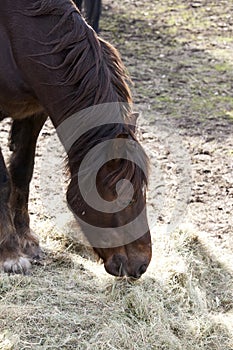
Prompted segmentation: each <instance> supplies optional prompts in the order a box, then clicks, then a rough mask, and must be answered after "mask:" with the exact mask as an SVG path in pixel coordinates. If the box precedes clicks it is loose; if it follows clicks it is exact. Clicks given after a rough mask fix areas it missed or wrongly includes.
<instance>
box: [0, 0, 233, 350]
mask: <svg viewBox="0 0 233 350" xmlns="http://www.w3.org/2000/svg"><path fill="white" fill-rule="evenodd" d="M232 11H233V1H224V0H219V1H217V0H209V1H204V0H202V1H201V0H196V1H185V0H174V1H173V0H166V1H157V0H152V1H148V0H144V1H140V0H139V1H136V0H135V1H134V0H122V1H120V2H119V1H113V0H103V11H102V17H101V23H100V28H101V36H102V37H103V38H105V39H107V40H109V41H110V42H111V43H112V44H114V45H115V46H116V47H117V48H118V49H119V51H120V52H121V55H122V59H123V61H124V63H125V65H126V67H127V69H128V71H129V73H130V75H131V78H132V81H133V84H134V85H133V95H134V101H135V109H136V110H138V111H139V112H140V113H141V118H140V138H141V140H142V142H143V144H144V146H145V148H146V150H147V152H148V154H149V157H150V160H151V169H152V170H151V181H150V187H149V191H148V208H149V216H150V218H151V221H150V222H151V225H152V236H153V240H154V246H155V247H154V249H155V257H157V254H158V253H157V252H156V248H158V249H159V247H160V243H159V242H157V241H156V240H157V236H156V235H157V232H161V231H162V232H163V233H164V232H170V233H172V231H173V230H175V229H178V227H179V226H178V225H180V228H181V229H182V228H184V227H186V226H189V227H192V230H194V231H195V232H196V234H197V235H199V237H201V238H202V240H203V242H204V243H205V244H206V245H207V246H209V251H210V256H211V251H212V250H213V251H214V252H215V253H216V254H218V257H219V262H220V263H222V262H223V263H224V266H226V269H227V271H228V272H229V271H230V272H229V273H232V262H233V259H232V253H233V217H232V214H231V213H232V210H233V137H232V135H233V63H232V52H233V17H232ZM9 123H10V122H9V121H4V122H2V123H1V125H0V135H1V138H2V139H4V141H5V140H6V139H7V130H8V129H9ZM3 149H4V151H5V154H8V151H7V144H6V142H4V144H3ZM63 160H64V153H63V152H62V149H61V147H60V146H59V143H58V140H57V139H56V135H55V131H54V130H53V129H52V127H51V125H50V123H49V122H48V123H47V124H46V126H45V128H44V129H43V131H42V133H41V136H40V142H39V146H38V150H37V160H36V169H35V174H34V179H33V182H32V187H31V198H30V214H31V220H32V226H33V229H34V230H35V231H37V232H38V231H39V232H40V233H41V236H42V244H43V247H44V249H45V250H46V251H47V252H48V253H49V254H48V257H47V262H46V266H49V268H48V269H49V271H50V270H51V269H53V268H54V269H55V271H57V274H58V275H59V274H61V273H62V271H63V270H62V269H63V265H65V264H68V265H69V263H70V260H69V259H70V258H69V257H68V256H66V252H69V250H72V249H73V248H74V246H75V243H73V242H72V241H71V240H69V239H67V241H65V243H64V240H66V239H64V237H63V236H62V234H63V233H61V232H62V231H63V230H65V228H66V229H67V228H68V229H67V230H68V232H69V233H70V234H71V235H72V236H75V234H74V229H72V227H71V226H72V225H71V223H72V219H71V216H70V214H69V212H68V210H67V209H66V206H65V200H64V191H65V184H66V183H65V181H66V180H64V177H63V175H62V170H61V166H62V165H63V163H64V161H63ZM45 165H46V166H47V170H46V173H45V174H47V176H45V177H42V176H41V172H40V168H41V166H45ZM57 179H58V180H57ZM47 232H50V234H51V238H49V237H48V236H47ZM61 237H62V239H63V243H64V244H63V245H61V244H60V243H59V239H60V238H61ZM76 238H77V237H76ZM64 246H65V249H66V251H65V253H64V251H63V250H62V249H64ZM75 249H76V252H77V251H78V250H79V248H78V246H76V247H75ZM80 249H81V248H80ZM52 250H53V251H55V253H53V252H52ZM81 255H82V258H83V259H85V258H87V259H91V260H90V261H91V262H87V265H85V264H84V262H83V261H85V260H83V261H82V263H81V264H78V266H79V267H78V270H79V273H80V274H81V275H82V279H83V280H84V281H87V280H88V281H89V279H92V278H93V275H92V274H91V275H89V276H88V268H89V265H88V264H91V266H92V267H93V265H92V264H95V263H93V262H92V257H91V255H90V254H89V251H88V250H87V251H86V250H85V249H83V248H82V249H81ZM61 257H62V258H61ZM88 261H89V260H88ZM203 261H204V260H203ZM82 264H84V266H83V265H82ZM81 265H82V266H81ZM46 266H45V267H43V269H45V271H46V268H47V267H46ZM59 269H61V270H59ZM96 269H97V271H98V273H101V274H104V273H105V272H104V270H103V267H102V266H98V267H96ZM39 271H40V267H38V268H35V272H34V273H35V275H36V276H37V277H38V276H40V274H43V272H39ZM43 271H44V270H43ZM98 273H97V274H98ZM49 274H50V272H49ZM49 274H48V276H47V279H46V281H44V283H45V286H49V281H48V280H49V278H50V277H49V276H50V275H49ZM52 276H54V271H53V274H52ZM53 278H55V283H59V282H57V280H56V277H53ZM110 278H111V277H110ZM108 281H109V280H108ZM10 283H11V282H9V281H8V282H7V283H6V284H5V285H7V287H6V290H5V291H4V293H6V291H8V290H10V287H9V286H8V285H9V284H10ZM30 283H32V282H30ZM33 283H34V282H33ZM72 283H73V282H72ZM75 283H76V282H75ZM85 283H86V282H85ZM85 283H84V285H87V286H88V288H89V285H88V284H87V283H86V284H85ZM146 283H147V282H146ZM148 283H149V282H148ZM227 283H230V282H229V281H228V282H227ZM10 285H11V284H10ZM16 285H17V282H16ZM229 285H230V284H229ZM12 286H14V288H16V287H15V284H14V283H13V284H12ZM19 286H23V287H25V288H27V282H20V283H19ZM3 287H4V284H3ZM3 287H2V289H3V290H4V288H3ZM79 287H80V285H79ZM97 287H99V284H98V286H97ZM97 287H96V285H95V287H94V288H97ZM58 288H59V287H58ZM80 288H81V287H80ZM229 290H230V287H229ZM87 292H88V291H87ZM89 292H90V293H91V290H89ZM29 296H30V294H29ZM218 298H220V299H221V297H220V296H219V294H218ZM229 299H231V300H232V295H231V296H230V297H229ZM9 300H10V301H11V302H12V300H13V299H9ZM96 300H97V299H95V302H96ZM98 300H99V299H98ZM99 303H100V307H101V305H102V304H101V300H99ZM226 305H227V306H226V308H225V309H224V306H222V310H221V312H223V313H226V312H227V311H229V310H232V304H231V303H229V300H228V302H227V303H226ZM229 305H230V306H229ZM83 307H84V306H83ZM102 307H103V305H102ZM23 317H24V316H23ZM25 317H26V316H25ZM13 318H14V317H13ZM30 320H32V318H31V319H30ZM12 322H13V321H12V318H10V324H11V327H10V328H11V330H10V332H11V337H10V338H9V339H13V338H12V328H13V326H12V325H13V324H14V322H13V323H12ZM89 322H90V324H88V326H87V327H86V328H85V326H83V334H84V333H85V332H86V329H92V327H94V325H93V324H94V323H91V321H90V320H89ZM0 324H1V323H0ZM2 324H3V326H2V327H3V329H6V322H3V321H2ZM37 333H38V331H37ZM37 333H36V334H37ZM18 334H20V335H21V334H22V329H21V326H20V327H19V328H18ZM85 334H86V333H85ZM96 334H97V335H98V332H97V333H96ZM174 334H175V333H174ZM97 335H96V336H97ZM30 336H31V334H30ZM22 337H23V340H24V341H23V342H22V343H20V344H21V347H19V349H26V348H27V349H29V348H31V349H34V348H35V349H36V348H38V349H42V346H39V345H38V344H37V343H35V342H36V341H37V340H38V339H37V338H38V337H37V338H35V339H34V340H33V341H35V342H34V343H35V344H37V347H36V346H34V347H33V346H32V345H28V347H27V342H29V340H28V339H29V338H30V337H29V336H28V337H27V335H23V336H22ZM177 337H178V338H179V336H178V335H177ZM178 338H177V339H178ZM17 339H18V338H17ZM25 339H26V340H25ZM30 339H31V338H30ZM46 339H47V338H46ZM87 339H88V337H87ZM179 339H180V338H179ZM30 341H31V340H30ZM33 341H32V343H33ZM89 341H90V339H89V340H87V343H86V345H82V346H81V345H80V347H79V346H78V345H77V344H76V343H75V342H74V344H75V345H72V343H71V345H69V344H68V345H67V346H66V345H64V346H63V347H60V348H62V349H76V348H77V349H78V348H80V349H89V348H90V349H92V348H93V349H94V346H93V347H88V346H89V345H88V342H89ZM147 341H148V339H147V338H146V340H145V343H143V342H142V343H140V344H144V345H143V346H145V344H146V342H147ZM10 343H11V341H10ZM13 343H14V341H13V340H12V344H13ZM29 343H30V342H29ZM29 343H28V344H29ZM55 343H56V346H55V345H51V344H55ZM55 343H51V344H50V343H49V342H48V344H50V345H48V347H46V346H45V347H44V348H43V349H47V348H52V349H55V348H59V345H58V344H60V343H59V341H57V342H55ZM22 344H24V347H23V345H22ZM106 344H107V343H106ZM106 344H105V348H106V349H120V347H119V348H118V347H117V346H115V347H111V346H110V345H109V346H108V345H106ZM172 344H173V345H172ZM174 344H176V342H175V341H174V342H173V343H172V342H171V344H170V345H166V346H164V347H162V346H159V345H158V346H156V345H155V344H154V345H153V344H152V345H149V346H148V349H170V350H173V349H181V350H183V349H186V347H185V346H184V343H183V346H182V342H181V343H179V344H181V345H179V344H178V343H177V344H178V345H174ZM194 344H195V342H194V343H192V344H191V345H190V347H189V348H188V347H187V350H193V349H219V350H220V349H221V350H223V349H224V350H225V349H233V347H231V345H229V347H227V346H226V345H222V344H223V343H222V344H221V343H220V344H219V345H218V346H217V345H216V346H215V345H210V347H208V346H209V345H208V346H207V343H201V342H200V343H198V341H197V347H195V345H194ZM224 344H225V343H224ZM231 344H232V343H231ZM30 346H31V347H30ZM140 346H142V345H138V347H137V344H136V343H135V345H134V346H133V345H131V346H128V347H127V346H125V349H126V348H127V349H140ZM211 346H212V347H211ZM214 346H215V347H214ZM13 348H14V347H9V349H13ZM145 348H146V347H145ZM0 349H7V347H5V348H4V347H1V338H0ZM17 349H18V348H17ZM96 349H101V346H100V345H99V347H98V346H97V347H96Z"/></svg>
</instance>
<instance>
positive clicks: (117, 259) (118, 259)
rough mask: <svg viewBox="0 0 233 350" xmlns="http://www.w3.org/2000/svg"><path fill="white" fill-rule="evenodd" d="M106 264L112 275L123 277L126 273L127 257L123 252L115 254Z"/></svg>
mask: <svg viewBox="0 0 233 350" xmlns="http://www.w3.org/2000/svg"><path fill="white" fill-rule="evenodd" d="M104 266H105V269H106V271H107V272H108V273H110V274H111V275H114V276H118V277H123V276H125V275H126V266H127V258H126V257H125V256H124V255H122V254H115V255H113V257H112V258H111V259H110V260H109V261H107V262H106V263H105V265H104Z"/></svg>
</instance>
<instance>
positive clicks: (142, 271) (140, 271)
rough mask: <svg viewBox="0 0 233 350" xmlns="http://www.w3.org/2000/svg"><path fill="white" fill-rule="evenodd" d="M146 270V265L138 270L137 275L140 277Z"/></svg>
mask: <svg viewBox="0 0 233 350" xmlns="http://www.w3.org/2000/svg"><path fill="white" fill-rule="evenodd" d="M146 269H147V264H143V265H142V266H141V267H140V268H139V271H138V272H139V273H140V275H142V274H143V273H145V272H146Z"/></svg>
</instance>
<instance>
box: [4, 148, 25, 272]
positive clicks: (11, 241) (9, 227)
mask: <svg viewBox="0 0 233 350" xmlns="http://www.w3.org/2000/svg"><path fill="white" fill-rule="evenodd" d="M10 196H11V181H10V176H9V173H8V171H7V168H6V165H5V162H4V158H3V155H2V152H1V149H0V267H1V269H2V268H3V270H4V271H5V272H9V273H10V272H12V273H27V272H28V270H29V268H30V262H29V260H28V259H27V258H26V257H25V256H24V254H23V252H22V250H21V248H20V242H19V238H18V235H17V232H16V230H15V227H14V221H13V213H12V211H11V208H10Z"/></svg>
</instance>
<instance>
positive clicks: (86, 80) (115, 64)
mask: <svg viewBox="0 0 233 350" xmlns="http://www.w3.org/2000/svg"><path fill="white" fill-rule="evenodd" d="M23 13H24V14H25V15H27V16H32V17H38V16H47V15H50V16H53V17H54V18H55V17H57V19H56V24H55V26H54V27H53V28H52V30H51V31H50V32H49V33H48V34H47V38H48V41H47V42H40V44H43V45H44V46H45V51H46V52H45V53H39V54H35V55H32V56H31V57H30V58H31V59H33V60H36V61H37V62H39V63H40V64H42V65H43V66H45V67H46V68H48V69H51V70H57V72H58V74H57V80H56V81H52V82H51V84H53V85H63V86H68V85H69V86H75V89H73V92H72V93H71V96H69V100H70V101H71V102H73V103H77V101H78V105H79V109H80V110H81V109H84V108H86V107H88V106H90V105H96V104H100V103H105V102H116V101H118V102H126V103H128V104H130V103H132V98H131V93H130V89H129V87H128V82H129V81H130V79H129V77H128V75H127V74H126V70H125V67H124V65H123V63H122V60H121V58H120V55H119V53H118V52H117V50H116V49H115V48H114V47H113V46H112V45H110V44H109V43H107V42H106V41H104V40H103V39H101V38H99V37H98V36H97V34H96V33H95V32H94V31H93V30H92V29H91V27H90V26H88V25H87V23H86V22H85V20H84V19H83V17H82V16H81V14H80V12H79V10H78V9H77V7H76V6H75V5H74V3H73V2H72V1H68V0H38V1H35V2H34V4H33V5H32V6H31V7H29V8H28V9H27V10H26V11H24V12H23ZM58 53H59V54H60V55H62V56H63V61H62V62H61V63H60V64H59V65H57V66H54V65H51V64H50V65H49V64H48V63H47V62H46V61H47V60H46V57H47V58H48V56H51V55H54V54H58ZM59 72H62V76H61V75H60V74H59Z"/></svg>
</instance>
